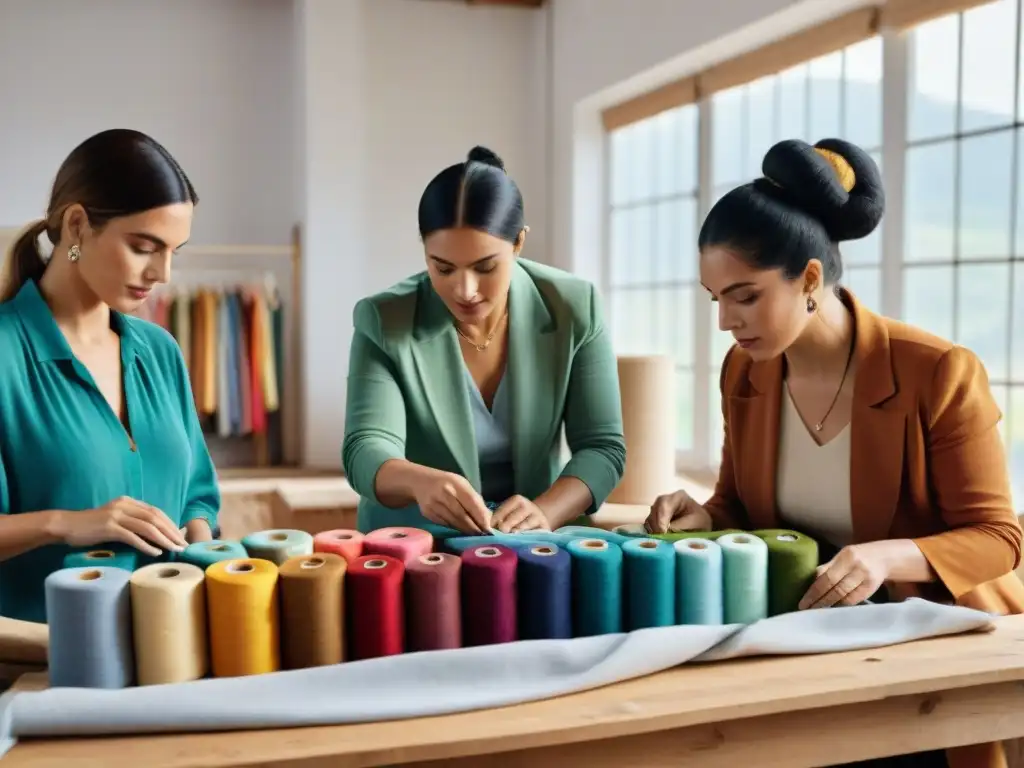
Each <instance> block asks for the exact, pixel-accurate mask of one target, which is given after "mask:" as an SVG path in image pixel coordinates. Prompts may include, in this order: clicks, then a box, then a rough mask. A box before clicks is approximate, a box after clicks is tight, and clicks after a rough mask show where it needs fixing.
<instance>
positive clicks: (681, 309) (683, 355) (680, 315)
mask: <svg viewBox="0 0 1024 768" xmlns="http://www.w3.org/2000/svg"><path fill="white" fill-rule="evenodd" d="M702 290H703V289H702ZM693 293H694V289H693V287H692V286H688V287H686V288H671V289H669V290H668V291H667V293H666V295H667V296H668V300H669V301H670V302H671V306H670V307H669V312H668V314H667V315H666V316H665V318H664V327H665V328H666V329H669V330H670V331H671V333H672V347H671V348H670V349H667V350H665V351H666V352H668V353H669V354H671V355H672V356H673V358H675V363H676V365H678V366H686V367H690V368H692V367H693V342H694V338H693Z"/></svg>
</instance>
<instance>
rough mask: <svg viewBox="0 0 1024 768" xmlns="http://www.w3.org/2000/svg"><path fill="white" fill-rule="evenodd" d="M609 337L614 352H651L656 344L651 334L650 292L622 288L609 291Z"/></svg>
mask: <svg viewBox="0 0 1024 768" xmlns="http://www.w3.org/2000/svg"><path fill="white" fill-rule="evenodd" d="M611 305H612V324H613V325H612V329H613V333H612V338H613V339H614V344H615V354H617V355H652V354H656V353H657V351H658V350H657V344H656V341H655V338H654V337H653V335H652V334H651V328H652V327H653V326H654V303H653V302H652V301H651V292H650V291H645V290H636V289H623V290H618V291H615V292H614V293H612V302H611Z"/></svg>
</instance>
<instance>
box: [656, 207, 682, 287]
mask: <svg viewBox="0 0 1024 768" xmlns="http://www.w3.org/2000/svg"><path fill="white" fill-rule="evenodd" d="M678 238H679V221H678V214H677V213H676V203H675V201H673V200H664V201H662V202H660V203H658V204H657V205H655V207H654V274H653V281H654V282H662V281H665V280H671V279H672V277H673V276H674V275H675V271H676V269H677V268H678V266H677V264H676V261H677V260H678V258H679V249H680V245H681V243H680V242H679V239H678Z"/></svg>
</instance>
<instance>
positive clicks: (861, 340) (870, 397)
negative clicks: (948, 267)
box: [705, 290, 1024, 768]
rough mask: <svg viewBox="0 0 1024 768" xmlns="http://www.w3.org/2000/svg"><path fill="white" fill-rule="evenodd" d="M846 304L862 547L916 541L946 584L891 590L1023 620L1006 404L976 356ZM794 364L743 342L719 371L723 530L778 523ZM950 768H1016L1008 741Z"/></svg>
mask: <svg viewBox="0 0 1024 768" xmlns="http://www.w3.org/2000/svg"><path fill="white" fill-rule="evenodd" d="M841 297H842V300H843V302H844V303H845V304H846V305H847V307H848V308H850V310H851V311H852V313H853V316H854V322H855V327H856V340H855V344H854V356H855V358H854V359H855V360H856V365H857V368H856V380H855V383H854V394H853V416H852V420H851V422H850V428H851V436H850V437H851V456H850V494H851V497H852V498H851V500H850V502H851V508H852V514H853V531H854V543H859V542H867V541H876V540H879V539H903V538H909V539H913V540H914V541H915V542H916V544H917V545H918V547H920V549H921V551H922V552H923V553H924V556H925V557H926V558H927V559H928V562H929V563H930V564H931V566H932V569H933V570H934V571H935V573H936V575H937V577H938V580H937V582H935V583H932V584H920V585H918V584H914V585H910V584H891V585H889V587H890V592H891V593H892V594H893V595H894V596H895V597H896V598H897V599H901V598H904V597H908V596H911V595H918V596H921V597H925V598H928V599H932V600H936V601H939V602H954V603H957V604H959V605H965V606H969V607H972V608H978V609H981V610H985V611H990V612H994V613H1000V614H1017V613H1024V583H1022V582H1021V580H1020V579H1019V578H1018V577H1017V576H1016V574H1014V573H1013V570H1014V569H1015V568H1016V567H1017V565H1018V564H1019V562H1020V557H1021V527H1020V523H1019V522H1018V519H1017V515H1016V514H1015V512H1014V509H1013V506H1012V504H1011V494H1010V479H1009V470H1008V468H1007V461H1006V456H1005V455H1004V449H1003V442H1002V438H1001V437H1000V435H999V429H998V424H999V420H1000V418H1001V414H1000V412H999V408H998V406H997V405H996V403H995V401H994V400H993V398H992V394H991V392H990V390H989V384H988V377H987V375H986V373H985V369H984V367H983V366H982V364H981V362H980V361H979V360H978V358H977V356H976V355H974V353H972V352H970V351H969V350H967V349H964V348H963V347H958V346H956V345H954V344H952V343H950V342H948V341H944V340H942V339H940V338H937V337H935V336H932V335H931V334H928V333H926V332H924V331H921V330H918V329H916V328H913V327H910V326H908V325H906V324H904V323H900V322H897V321H894V320H889V319H887V318H883V317H880V316H879V315H876V314H875V313H873V312H870V311H869V310H867V309H866V308H864V307H863V306H862V305H861V304H860V303H859V302H857V300H856V299H855V298H854V297H853V295H852V294H850V293H849V292H848V291H845V290H844V291H842V293H841ZM783 374H784V358H782V357H779V358H776V359H773V360H769V361H761V362H754V361H752V360H751V358H750V356H749V355H748V354H747V353H746V352H744V351H743V350H741V349H739V348H738V347H733V348H732V349H731V350H730V351H729V353H728V355H726V358H725V361H724V363H723V365H722V376H721V388H722V410H723V416H724V419H725V442H724V445H723V449H722V464H721V469H720V470H719V477H718V482H717V484H716V486H715V492H714V494H713V495H712V497H711V499H710V500H709V501H708V502H707V503H706V504H705V507H706V509H707V510H708V512H709V513H710V514H711V516H712V517H713V518H714V521H715V527H716V528H743V529H747V530H751V529H759V528H777V527H780V526H781V525H782V521H781V520H780V519H779V511H778V509H777V508H776V489H775V480H776V464H777V452H778V451H777V449H778V442H779V414H780V409H781V403H782V386H783ZM947 754H948V758H949V762H950V765H951V766H972V768H973V767H974V766H978V767H979V768H981V767H984V768H989V767H994V766H1002V765H1005V764H1006V763H1005V760H1004V758H1003V755H1002V749H1001V748H999V747H998V745H977V746H976V747H967V748H962V749H956V750H951V751H949V752H948V753H947Z"/></svg>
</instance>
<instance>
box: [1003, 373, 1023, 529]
mask: <svg viewBox="0 0 1024 768" xmlns="http://www.w3.org/2000/svg"><path fill="white" fill-rule="evenodd" d="M1008 415H1009V420H1008V423H1007V432H1009V443H1010V480H1011V482H1012V483H1013V503H1014V507H1015V508H1016V509H1017V511H1018V512H1020V511H1021V510H1024V387H1014V388H1013V389H1012V390H1011V391H1010V408H1009V414H1008Z"/></svg>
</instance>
